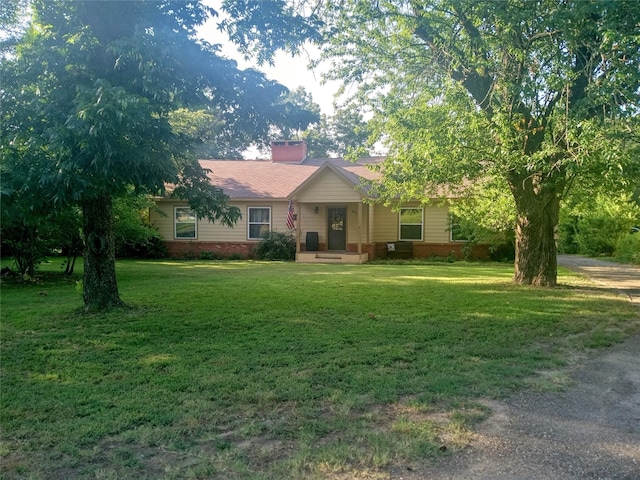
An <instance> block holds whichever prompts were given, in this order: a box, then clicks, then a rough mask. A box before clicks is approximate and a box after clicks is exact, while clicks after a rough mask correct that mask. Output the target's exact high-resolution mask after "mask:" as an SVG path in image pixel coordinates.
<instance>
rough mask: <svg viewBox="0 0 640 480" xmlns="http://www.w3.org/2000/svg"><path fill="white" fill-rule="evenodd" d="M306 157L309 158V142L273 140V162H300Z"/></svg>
mask: <svg viewBox="0 0 640 480" xmlns="http://www.w3.org/2000/svg"><path fill="white" fill-rule="evenodd" d="M305 158H307V142H305V141H304V140H282V141H278V142H271V161H272V162H273V163H300V162H302V161H303V160H304V159H305Z"/></svg>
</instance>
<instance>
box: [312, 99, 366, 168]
mask: <svg viewBox="0 0 640 480" xmlns="http://www.w3.org/2000/svg"><path fill="white" fill-rule="evenodd" d="M369 134H370V129H369V125H368V123H367V122H365V121H364V118H363V116H362V114H361V113H360V111H359V110H357V109H348V108H347V109H340V110H338V111H337V112H336V113H335V115H333V116H331V117H328V116H326V115H322V117H321V119H320V122H319V123H318V124H317V125H314V126H312V127H311V128H309V129H307V130H306V131H305V132H303V133H302V138H303V139H304V140H306V142H307V144H308V145H309V148H308V155H309V157H311V158H323V157H345V156H347V155H348V154H349V153H351V152H354V153H357V156H367V155H369V151H368V149H367V148H366V147H367V142H368V138H369Z"/></svg>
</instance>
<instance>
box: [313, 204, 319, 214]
mask: <svg viewBox="0 0 640 480" xmlns="http://www.w3.org/2000/svg"><path fill="white" fill-rule="evenodd" d="M318 210H320V209H319V208H318V206H317V205H316V208H314V209H313V213H315V214H316V215H317V214H318Z"/></svg>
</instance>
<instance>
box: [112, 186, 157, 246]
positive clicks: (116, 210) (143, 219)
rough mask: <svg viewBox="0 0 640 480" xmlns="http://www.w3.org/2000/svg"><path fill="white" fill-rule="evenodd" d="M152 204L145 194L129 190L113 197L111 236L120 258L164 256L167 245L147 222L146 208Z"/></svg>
mask: <svg viewBox="0 0 640 480" xmlns="http://www.w3.org/2000/svg"><path fill="white" fill-rule="evenodd" d="M154 207H155V203H154V201H153V200H152V199H150V198H149V197H148V196H146V195H135V194H133V193H130V194H128V195H124V196H121V197H118V198H116V199H114V202H113V217H114V229H113V231H114V237H115V243H116V256H118V257H120V258H126V257H134V258H163V257H165V256H166V255H167V251H166V247H164V246H163V244H162V243H161V237H160V234H159V233H158V231H157V230H156V229H155V228H153V227H152V226H150V225H149V209H151V208H154Z"/></svg>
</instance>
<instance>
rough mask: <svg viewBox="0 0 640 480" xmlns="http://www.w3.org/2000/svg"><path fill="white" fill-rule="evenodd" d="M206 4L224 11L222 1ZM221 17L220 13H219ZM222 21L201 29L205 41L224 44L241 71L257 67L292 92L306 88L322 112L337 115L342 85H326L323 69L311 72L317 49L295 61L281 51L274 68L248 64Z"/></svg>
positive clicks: (210, 21) (210, 22) (215, 19)
mask: <svg viewBox="0 0 640 480" xmlns="http://www.w3.org/2000/svg"><path fill="white" fill-rule="evenodd" d="M204 3H206V4H208V5H211V6H212V7H213V8H214V9H215V10H216V11H218V12H220V3H221V2H220V0H205V2H204ZM219 15H220V13H219ZM218 21H219V17H218V18H213V19H210V20H209V21H208V22H207V23H206V24H205V25H203V26H202V28H201V29H200V31H201V36H202V38H203V39H205V40H207V41H208V42H210V43H219V44H221V45H222V53H223V55H224V56H226V57H228V58H232V59H234V60H235V61H237V62H238V65H239V67H240V68H255V69H256V70H259V71H262V72H264V73H265V74H266V76H267V78H270V79H272V80H276V81H278V82H279V83H281V84H282V85H284V86H286V87H287V88H289V89H290V90H295V89H296V88H298V87H301V86H302V87H304V88H305V90H306V91H307V92H309V93H311V95H312V97H313V101H314V102H315V103H317V104H318V105H320V109H321V111H322V113H325V114H327V115H331V114H333V111H334V109H333V97H334V94H335V92H336V91H337V90H338V86H339V84H338V82H327V83H326V84H324V85H323V84H322V72H321V71H319V70H316V71H311V70H310V69H309V68H308V64H309V63H310V60H311V59H312V58H311V55H317V50H315V49H311V48H309V49H307V52H303V53H302V54H301V55H300V56H297V57H295V58H292V57H291V56H290V55H288V54H285V53H284V52H278V53H277V54H276V56H275V61H274V66H269V65H262V66H258V65H257V64H256V63H252V62H251V61H246V60H244V58H243V57H242V55H241V54H240V53H238V51H237V49H236V48H235V46H234V45H233V44H231V43H230V42H229V40H228V38H227V37H226V35H225V34H224V33H221V32H220V31H218V29H217V24H218Z"/></svg>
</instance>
